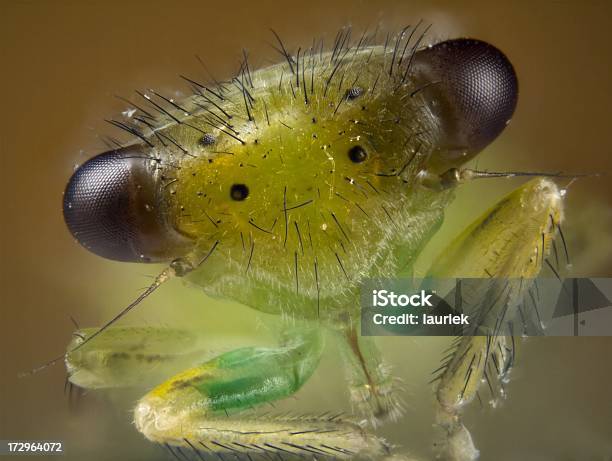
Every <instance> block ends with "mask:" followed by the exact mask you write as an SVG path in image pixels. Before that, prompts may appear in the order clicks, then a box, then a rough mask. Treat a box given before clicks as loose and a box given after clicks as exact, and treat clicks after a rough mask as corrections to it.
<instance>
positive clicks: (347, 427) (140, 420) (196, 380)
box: [134, 328, 386, 457]
mask: <svg viewBox="0 0 612 461" xmlns="http://www.w3.org/2000/svg"><path fill="white" fill-rule="evenodd" d="M322 349H323V341H322V337H321V335H320V333H319V331H318V330H317V329H310V328H303V329H301V330H299V331H296V330H293V331H291V333H290V334H288V335H287V338H286V340H285V341H284V342H283V343H282V344H281V345H280V346H279V347H275V348H263V347H257V348H255V347H249V348H242V349H237V350H234V351H231V352H228V353H226V354H222V355H220V356H219V357H217V358H215V359H212V360H209V361H207V362H205V363H203V364H202V365H200V366H197V367H194V368H191V369H188V370H186V371H184V372H182V373H179V374H178V375H176V376H174V377H173V378H171V379H169V380H168V381H166V382H164V383H163V384H161V385H159V386H158V387H156V388H155V389H153V390H152V391H151V392H149V393H148V394H147V395H145V396H144V397H143V398H142V399H141V400H140V401H139V402H138V404H137V405H136V408H135V410H134V422H135V424H136V427H137V428H138V430H139V431H140V432H142V433H143V434H144V435H145V437H146V438H147V439H149V440H151V441H154V442H157V443H161V444H167V445H170V446H174V447H179V448H186V449H195V450H204V451H206V450H208V451H212V452H215V453H222V452H228V453H230V452H231V453H234V454H244V455H249V456H250V455H252V454H254V453H259V454H265V453H273V454H274V453H275V454H279V455H281V456H282V455H288V454H292V455H308V456H313V455H314V456H317V457H351V456H353V455H355V454H357V453H359V454H368V455H369V454H372V455H374V454H378V453H384V452H386V447H385V445H384V443H383V442H382V441H381V440H379V439H377V438H375V437H373V436H371V435H368V434H367V433H365V432H364V431H363V430H362V428H361V427H360V426H358V425H356V424H354V423H352V422H349V421H344V420H342V419H340V418H337V417H312V418H311V417H300V418H288V417H277V418H272V417H263V416H262V417H255V416H248V415H242V416H241V417H236V418H230V417H228V416H227V412H228V411H230V410H233V411H240V410H247V409H250V408H253V407H255V406H257V405H259V404H262V403H266V402H272V401H275V400H278V399H281V398H284V397H287V396H290V395H292V394H293V393H295V392H296V391H297V390H298V389H299V388H300V387H301V386H302V385H303V384H304V383H305V382H306V381H307V380H308V378H309V377H310V376H311V374H312V373H313V372H314V370H315V368H316V367H317V365H318V363H319V358H320V356H321V353H322Z"/></svg>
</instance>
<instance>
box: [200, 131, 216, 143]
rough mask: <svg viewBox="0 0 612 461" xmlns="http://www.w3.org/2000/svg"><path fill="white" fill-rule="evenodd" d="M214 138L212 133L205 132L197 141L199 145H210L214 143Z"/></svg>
mask: <svg viewBox="0 0 612 461" xmlns="http://www.w3.org/2000/svg"><path fill="white" fill-rule="evenodd" d="M216 140H217V139H216V138H215V137H214V136H213V135H212V134H210V133H206V134H205V135H204V136H202V137H201V138H200V141H199V143H200V145H201V146H210V145H211V144H214V143H215V141H216Z"/></svg>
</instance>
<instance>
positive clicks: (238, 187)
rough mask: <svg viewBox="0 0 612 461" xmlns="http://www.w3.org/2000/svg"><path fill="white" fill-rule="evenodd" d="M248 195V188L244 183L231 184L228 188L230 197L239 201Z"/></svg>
mask: <svg viewBox="0 0 612 461" xmlns="http://www.w3.org/2000/svg"><path fill="white" fill-rule="evenodd" d="M248 196H249V188H248V187H247V186H246V185H245V184H233V185H232V188H231V189H230V197H231V198H232V200H236V201H238V202H241V201H242V200H244V199H245V198H247V197H248Z"/></svg>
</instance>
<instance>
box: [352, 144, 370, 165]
mask: <svg viewBox="0 0 612 461" xmlns="http://www.w3.org/2000/svg"><path fill="white" fill-rule="evenodd" d="M348 155H349V158H350V159H351V162H353V163H361V162H364V161H365V160H366V159H367V158H368V153H367V152H366V151H365V149H364V148H363V147H361V146H359V145H357V146H353V147H351V148H350V149H349V152H348Z"/></svg>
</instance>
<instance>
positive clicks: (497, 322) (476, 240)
mask: <svg viewBox="0 0 612 461" xmlns="http://www.w3.org/2000/svg"><path fill="white" fill-rule="evenodd" d="M561 219H562V203H561V194H560V193H559V190H558V189H557V187H556V186H555V184H554V183H552V182H551V181H549V180H546V179H534V180H532V181H530V182H528V183H527V184H525V185H523V186H522V187H520V188H519V189H517V190H516V191H514V192H512V193H511V194H509V195H508V196H506V197H505V198H504V199H502V200H501V201H500V202H499V203H498V204H496V205H495V206H494V207H493V208H491V209H490V210H489V211H487V212H486V213H485V214H484V215H483V216H482V217H480V218H479V219H478V220H476V221H475V222H474V223H473V224H472V225H471V226H470V227H468V229H467V230H466V231H465V232H464V233H463V234H461V235H460V236H459V237H458V238H457V239H456V240H455V241H454V242H452V243H451V245H450V246H449V247H448V248H447V249H446V250H445V251H443V252H442V254H441V256H440V257H439V258H438V260H437V261H436V262H435V263H434V265H433V266H432V268H431V270H430V273H429V276H430V277H438V278H451V277H459V278H474V279H477V280H472V281H470V286H471V290H470V293H468V294H467V296H466V297H467V299H465V300H464V301H466V304H467V305H468V306H469V309H470V311H469V314H471V316H472V318H473V319H474V320H472V325H471V328H472V331H470V333H471V335H470V336H463V337H459V338H458V339H457V340H456V343H455V345H454V347H453V348H452V350H451V354H450V355H449V356H448V360H447V361H446V362H445V363H444V364H443V366H442V367H441V368H440V371H439V373H440V374H439V375H438V377H437V378H436V379H437V380H439V384H438V388H437V399H438V403H439V422H440V424H441V426H442V427H443V428H444V429H445V430H446V432H447V436H448V437H447V443H446V447H445V453H444V456H446V459H449V460H453V461H467V460H473V459H476V458H477V457H478V451H477V450H476V449H475V447H474V445H473V443H472V438H471V435H470V433H469V431H468V430H467V429H466V428H465V427H464V426H463V424H462V423H461V419H460V411H461V408H462V407H463V406H464V405H466V404H467V403H469V402H470V401H472V400H473V399H474V398H475V397H476V396H477V392H478V388H479V386H480V384H481V383H482V382H483V381H485V382H487V383H488V387H489V388H490V390H491V392H492V393H493V394H498V395H499V394H501V395H503V378H504V377H505V375H506V374H507V373H508V371H509V369H510V366H511V365H512V361H513V358H514V347H513V345H514V338H513V337H511V336H506V335H511V334H512V331H511V330H509V329H508V328H507V326H508V320H509V319H512V318H513V317H514V316H515V315H516V313H517V310H518V308H519V306H520V304H521V302H522V301H523V299H524V297H525V295H526V293H527V291H528V290H529V289H530V288H531V286H532V285H533V283H534V280H535V278H536V277H537V276H538V274H539V272H540V269H541V268H542V265H543V263H544V261H545V258H546V256H547V255H548V253H549V250H550V247H551V243H552V241H553V239H554V237H555V235H556V230H557V225H558V224H559V222H560V221H561Z"/></svg>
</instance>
